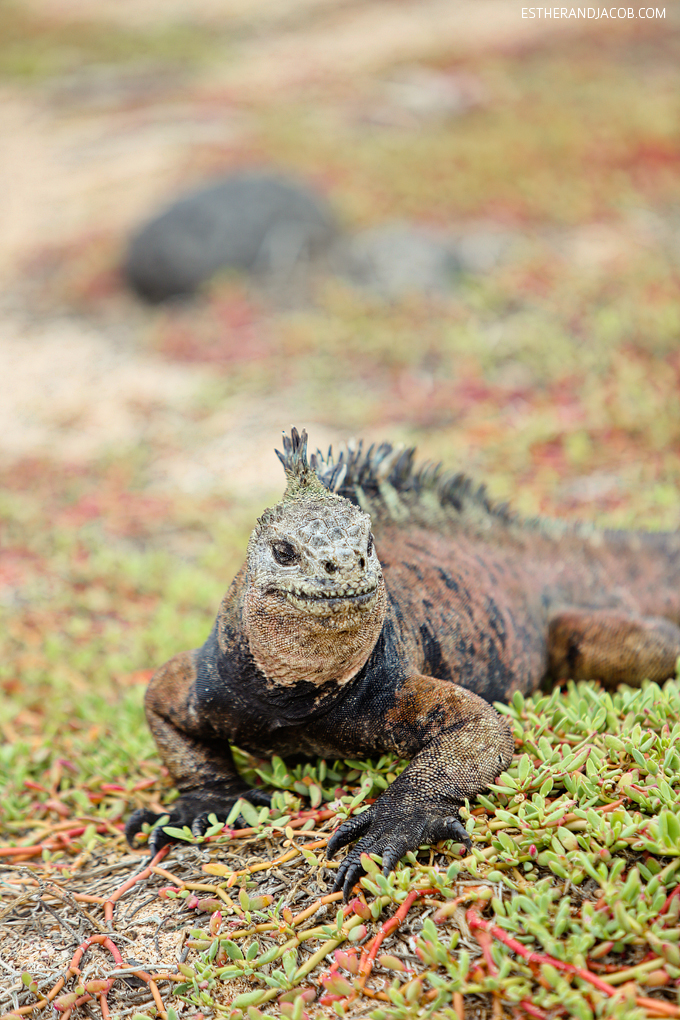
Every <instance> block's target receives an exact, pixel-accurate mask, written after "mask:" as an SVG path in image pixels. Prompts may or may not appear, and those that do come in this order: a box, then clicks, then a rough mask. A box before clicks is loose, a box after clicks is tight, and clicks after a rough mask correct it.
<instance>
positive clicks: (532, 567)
mask: <svg viewBox="0 0 680 1020" xmlns="http://www.w3.org/2000/svg"><path fill="white" fill-rule="evenodd" d="M306 440H307V437H306V434H305V433H304V432H303V433H302V436H301V437H300V436H299V435H298V433H297V431H296V430H295V429H293V431H292V433H291V439H288V438H286V437H284V454H283V455H281V454H279V456H280V457H281V460H282V461H283V464H284V468H285V470H286V475H287V479H288V485H287V488H286V492H285V495H284V498H283V501H282V502H281V503H280V504H278V505H277V506H276V507H274V508H273V509H270V510H267V511H265V513H264V514H263V516H262V517H261V518H260V520H259V521H258V525H257V527H256V528H255V530H254V531H253V534H252V536H251V539H250V542H249V544H248V553H247V558H246V563H245V564H244V566H243V568H242V569H241V570H240V571H239V573H238V575H237V576H236V578H235V579H234V581H233V583H232V585H231V587H230V588H229V591H228V592H227V594H226V596H225V598H224V600H223V602H222V605H221V606H220V609H219V612H218V614H217V619H216V621H215V626H214V628H213V630H212V633H211V634H210V636H209V638H208V640H207V641H206V643H205V644H204V645H203V647H202V648H200V649H197V650H195V651H193V652H184V653H181V654H180V655H176V656H175V657H174V658H173V659H171V660H170V661H169V662H168V663H166V664H165V666H163V667H162V668H161V669H160V670H159V671H158V672H157V673H156V675H155V676H154V677H153V679H152V681H151V683H150V684H149V688H148V691H147V695H146V712H147V718H148V720H149V725H150V726H151V730H152V732H153V734H154V737H155V739H156V743H157V745H158V748H159V750H160V753H161V756H162V758H163V760H164V762H165V764H166V765H167V767H168V770H169V772H170V775H171V776H172V778H173V779H174V781H175V783H176V785H177V787H178V789H179V791H180V797H179V799H178V800H177V801H176V802H175V804H174V805H173V808H172V810H171V811H170V812H169V814H170V824H171V825H175V826H182V825H190V826H191V828H192V830H193V831H194V832H195V833H202V832H204V831H205V829H206V827H207V824H208V821H207V819H208V815H209V814H210V813H211V812H214V813H215V814H216V815H217V816H218V817H221V818H224V817H226V814H227V813H228V812H229V811H230V809H231V807H232V806H233V804H234V802H235V801H236V799H237V798H238V797H242V796H245V797H247V798H248V799H250V800H251V801H253V802H254V803H266V802H267V794H266V793H264V792H263V791H260V790H249V789H248V787H247V786H246V784H245V783H244V782H243V780H242V779H241V778H240V777H239V776H238V774H237V772H236V770H235V768H234V763H233V759H232V755H231V750H230V744H236V745H237V746H239V747H242V748H244V749H245V750H248V751H250V752H252V753H254V754H257V755H261V756H269V755H272V754H279V755H281V756H283V757H284V758H285V757H286V756H291V755H300V754H302V755H308V756H315V755H321V756H322V757H325V758H346V757H354V758H356V757H361V756H369V755H375V754H381V753H383V752H394V753H396V754H398V755H400V756H401V757H403V758H408V759H410V764H409V765H408V767H407V768H406V769H405V770H404V772H402V774H401V775H400V776H399V777H398V778H397V779H396V780H395V782H394V783H392V785H391V786H390V787H389V788H388V789H387V790H386V791H385V792H384V793H383V794H381V796H380V797H379V798H378V799H377V801H376V802H375V803H374V804H373V805H372V806H371V807H370V808H369V809H368V810H367V811H365V812H364V813H363V814H361V815H357V816H355V817H353V818H351V819H349V820H348V821H346V822H344V823H343V824H342V825H341V826H340V827H339V828H338V829H337V830H336V832H335V833H334V835H333V837H332V839H331V840H330V843H329V845H328V855H329V857H330V856H332V855H333V854H334V853H335V852H336V851H337V850H338V849H339V848H340V847H342V846H344V845H346V844H348V843H350V842H353V841H355V840H358V842H356V844H355V846H354V847H353V849H352V850H351V851H350V852H349V853H348V854H347V856H346V857H345V859H344V861H343V862H342V864H341V866H340V868H339V870H338V877H337V883H336V888H342V889H343V891H344V894H345V897H347V896H348V895H349V893H350V891H351V888H352V886H353V884H354V883H355V882H356V880H357V878H358V877H359V876H360V874H361V872H362V868H361V863H360V857H361V854H362V853H363V852H366V853H378V854H381V855H382V858H383V870H384V872H385V873H388V872H389V871H390V870H391V869H392V868H393V867H394V866H395V865H396V863H397V862H398V860H399V859H400V858H401V857H402V856H403V855H404V854H405V853H406V852H407V851H409V850H415V849H417V847H418V846H419V845H420V844H422V843H434V842H437V841H438V840H441V839H457V840H460V841H462V842H463V843H465V844H466V845H469V840H468V837H467V834H466V832H465V830H464V828H463V827H462V825H461V822H460V819H459V817H458V807H459V806H460V804H461V803H462V802H463V801H464V800H465V799H466V798H469V799H470V800H473V799H474V798H475V797H476V795H477V794H478V793H481V792H482V791H484V790H485V789H486V788H487V787H488V785H489V783H491V782H493V780H494V779H495V777H496V776H497V775H498V773H499V772H501V771H502V770H503V769H504V768H506V767H507V766H508V765H509V763H510V761H511V758H512V752H513V739H512V735H511V731H510V728H509V726H508V724H507V722H506V721H505V720H504V719H503V718H502V717H501V716H500V715H499V714H498V713H497V712H496V711H495V709H494V708H493V707H492V706H491V704H490V702H493V701H507V700H509V699H510V698H511V696H512V694H513V692H514V691H522V692H523V693H530V692H531V691H534V690H536V689H537V688H538V687H539V686H541V685H542V684H543V682H544V681H545V680H546V678H550V679H552V680H556V681H559V680H563V679H565V678H567V677H571V678H574V679H581V678H587V679H590V678H594V679H599V680H601V681H602V682H603V683H604V684H608V685H614V684H616V683H619V682H622V681H625V682H627V683H629V684H639V683H641V681H642V680H643V679H644V678H645V677H647V678H649V679H651V680H663V679H665V678H667V677H669V676H671V675H672V674H673V673H674V671H675V664H676V660H677V658H678V655H680V626H678V624H680V536H679V535H677V534H667V535H661V534H659V535H646V534H636V533H626V532H606V531H605V532H602V531H596V530H594V529H590V528H585V527H576V528H573V527H569V526H567V525H565V524H563V523H560V522H550V521H533V522H522V521H520V520H519V519H518V518H516V517H514V516H513V515H512V514H510V513H509V512H508V511H507V510H506V509H505V508H503V507H493V506H491V505H490V504H489V502H488V500H487V499H486V497H485V494H484V491H483V490H482V489H475V488H474V487H473V486H472V485H471V483H470V482H469V480H468V479H466V478H465V477H463V476H461V475H456V476H447V475H442V474H441V473H440V472H439V469H437V468H431V467H425V468H422V469H420V470H419V471H414V469H413V466H412V459H413V451H406V452H404V453H401V452H399V451H395V450H393V449H392V447H391V446H389V445H387V444H385V445H383V446H381V447H380V448H378V449H377V450H374V449H373V448H372V449H371V450H369V451H368V453H366V454H363V453H362V450H361V447H359V448H358V449H357V450H355V451H351V450H350V451H347V452H346V453H344V454H342V455H341V456H340V458H339V459H338V461H337V462H335V461H333V459H332V457H331V455H330V452H329V456H328V458H327V459H326V458H324V457H323V456H322V455H321V454H317V455H316V456H315V457H312V458H311V460H310V462H308V460H307V453H306ZM374 536H375V538H374ZM159 817H160V816H159V815H157V814H154V813H153V812H144V811H141V812H140V811H138V812H136V813H135V814H134V815H133V816H132V817H131V818H130V820H129V822H128V825H127V828H126V833H127V836H128V839H129V840H132V839H133V838H134V836H135V834H136V833H137V832H139V831H140V829H141V826H142V823H143V822H155V821H156V820H157V819H158V818H159ZM169 841H170V837H169V836H168V835H167V834H166V833H164V832H163V830H162V829H160V828H156V829H154V831H153V832H152V834H151V836H150V838H149V848H150V850H151V852H152V853H155V852H156V851H157V850H158V849H159V848H160V847H161V846H162V845H163V844H165V843H167V842H169Z"/></svg>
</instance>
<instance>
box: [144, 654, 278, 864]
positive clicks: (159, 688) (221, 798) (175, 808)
mask: <svg viewBox="0 0 680 1020" xmlns="http://www.w3.org/2000/svg"><path fill="white" fill-rule="evenodd" d="M201 653H202V650H201V649H198V650H196V651H193V652H182V653H181V654H179V655H175V656H174V658H172V659H170V661H169V662H166V664H165V665H164V666H162V667H161V668H160V669H159V670H158V672H157V673H155V674H154V676H153V677H152V679H151V682H150V684H149V686H148V688H147V691H146V697H145V703H144V705H145V709H146V717H147V720H148V722H149V726H150V728H151V732H152V733H153V736H154V739H155V741H156V744H157V745H158V750H159V751H160V754H161V757H162V759H163V762H164V763H165V765H166V766H167V768H168V771H169V772H170V775H171V776H172V779H173V780H174V783H175V785H176V786H177V788H178V789H179V791H180V796H179V798H178V800H176V801H175V803H174V804H173V805H172V809H171V810H169V811H168V812H166V814H168V815H169V816H170V817H169V820H168V822H167V825H172V826H175V827H177V828H182V827H183V826H185V825H188V826H189V827H190V829H191V831H192V832H193V834H194V835H195V836H201V835H203V833H204V832H205V830H206V829H207V828H208V825H209V822H208V816H209V815H210V814H212V813H214V814H216V815H217V817H218V818H221V819H222V818H226V817H227V815H228V814H229V812H230V811H231V808H232V807H233V805H234V803H235V802H236V801H237V800H238V799H239V797H245V798H246V799H247V800H250V801H252V802H253V803H254V804H268V803H269V799H270V798H269V794H267V793H265V792H264V791H262V790H253V789H251V788H250V787H249V786H247V784H246V783H244V781H243V780H242V779H241V777H240V776H239V774H238V773H237V771H236V768H235V766H234V760H233V758H232V754H231V748H230V747H229V743H228V741H227V739H226V738H224V739H218V738H215V737H213V738H211V737H210V736H205V735H203V733H200V735H199V734H198V732H197V731H198V729H199V726H200V719H199V713H198V711H197V709H196V707H195V705H194V698H193V697H192V690H193V688H194V683H195V681H196V671H197V665H198V659H199V656H200V655H201ZM162 817H163V815H160V814H158V813H156V812H154V811H149V810H146V809H143V808H142V809H140V810H138V811H135V812H134V814H132V815H131V816H130V818H129V820H128V823H127V825H126V826H125V835H126V837H127V840H128V842H129V843H132V841H133V840H134V838H135V836H136V835H137V833H139V832H140V831H141V828H142V825H143V824H144V823H145V822H146V823H148V824H150V825H153V824H154V823H155V822H157V821H158V819H159V818H162ZM172 842H173V838H172V836H169V835H168V834H167V833H165V832H163V829H162V828H156V829H154V830H153V832H152V833H151V834H150V836H149V843H148V847H149V851H150V853H151V854H152V855H153V854H156V853H157V852H158V851H159V850H160V848H161V847H162V846H165V844H166V843H172Z"/></svg>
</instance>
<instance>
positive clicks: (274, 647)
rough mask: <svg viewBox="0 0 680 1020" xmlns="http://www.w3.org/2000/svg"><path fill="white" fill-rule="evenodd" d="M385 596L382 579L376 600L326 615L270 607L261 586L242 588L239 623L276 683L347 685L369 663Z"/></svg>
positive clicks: (260, 666) (267, 674) (257, 661)
mask: <svg viewBox="0 0 680 1020" xmlns="http://www.w3.org/2000/svg"><path fill="white" fill-rule="evenodd" d="M386 610H387V595H386V592H385V585H384V582H383V581H382V580H381V582H380V586H379V589H378V592H377V593H376V598H375V599H374V600H373V602H372V604H371V605H370V606H368V607H366V608H364V609H361V610H354V611H352V612H348V613H336V614H333V615H331V616H327V617H319V616H317V615H311V614H310V615H308V616H307V615H304V614H302V613H300V612H299V611H294V612H291V607H289V606H288V605H287V604H286V603H283V604H282V605H276V606H274V605H272V603H271V600H270V599H269V598H268V597H266V596H264V597H263V595H262V593H261V592H259V591H258V590H257V589H254V588H251V587H248V586H246V587H245V590H244V591H243V603H242V614H241V622H242V627H243V632H244V634H245V636H246V637H247V639H248V643H249V646H250V651H251V654H252V656H253V659H254V660H255V664H256V665H257V667H258V669H260V670H261V672H262V673H264V675H265V677H266V678H267V679H268V680H269V681H270V682H271V683H274V684H277V685H281V686H293V685H294V684H296V683H299V682H300V681H306V682H308V683H312V684H314V685H315V686H318V687H320V686H322V685H323V684H327V683H335V684H345V683H347V681H348V680H351V679H352V677H353V676H356V674H357V673H358V672H359V670H360V669H361V668H362V666H364V665H365V663H366V662H367V660H368V658H369V656H370V655H371V652H372V651H373V649H374V648H375V644H376V642H377V640H378V637H379V635H380V631H381V630H382V626H383V623H384V620H385V613H386Z"/></svg>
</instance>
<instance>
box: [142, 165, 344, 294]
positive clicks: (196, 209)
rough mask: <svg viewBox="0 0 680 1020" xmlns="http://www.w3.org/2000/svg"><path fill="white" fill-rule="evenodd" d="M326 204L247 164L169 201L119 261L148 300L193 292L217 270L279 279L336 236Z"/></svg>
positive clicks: (301, 268)
mask: <svg viewBox="0 0 680 1020" xmlns="http://www.w3.org/2000/svg"><path fill="white" fill-rule="evenodd" d="M338 233H339V228H338V225H337V222H336V220H335V217H334V214H333V211H332V209H331V207H330V205H329V204H328V203H327V202H326V201H325V200H324V199H323V198H322V197H321V196H319V195H318V194H316V193H315V192H314V191H313V190H312V189H311V188H309V187H308V186H306V185H305V184H303V183H300V182H298V181H295V180H291V179H289V178H287V177H284V176H282V175H279V174H273V173H267V172H265V171H247V172H242V173H237V174H233V175H230V176H229V177H225V178H223V179H222V180H219V181H216V182H215V183H213V184H211V185H209V186H207V187H204V188H200V189H199V190H197V191H193V192H191V193H190V194H188V195H186V196H185V197H184V198H180V199H179V200H178V201H177V202H174V203H173V204H172V205H171V206H169V207H168V208H167V209H166V210H165V211H164V212H162V213H160V214H159V215H158V216H156V217H155V218H154V219H152V220H151V221H150V222H148V223H147V224H145V225H144V226H143V227H142V228H141V230H140V231H139V232H138V233H137V234H136V235H135V236H134V237H133V239H132V241H131V242H130V246H129V249H128V252H127V256H126V259H125V263H124V273H125V276H126V278H127V280H128V283H129V284H130V286H131V287H132V288H133V290H135V291H136V292H137V294H139V295H140V297H143V298H145V299H146V300H147V301H152V302H159V301H165V300H168V299H170V298H174V297H180V296H182V295H189V294H193V293H195V292H196V291H197V290H198V289H199V288H200V287H201V285H202V284H204V283H206V282H207V281H208V280H210V279H211V277H213V276H214V275H215V274H216V273H219V272H224V271H229V270H233V271H237V272H244V273H251V274H254V275H257V276H258V277H260V278H261V279H262V280H263V281H266V282H272V283H274V284H279V285H285V284H286V282H287V281H289V280H293V279H294V278H295V277H296V276H299V274H300V272H305V271H306V270H307V269H308V268H309V265H310V263H312V262H313V261H314V260H315V259H316V258H318V257H319V256H321V255H323V254H324V253H325V252H326V251H327V250H328V248H329V246H330V245H331V244H332V242H333V241H334V240H335V238H336V237H337V235H338Z"/></svg>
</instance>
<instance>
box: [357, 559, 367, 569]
mask: <svg viewBox="0 0 680 1020" xmlns="http://www.w3.org/2000/svg"><path fill="white" fill-rule="evenodd" d="M359 566H360V567H361V569H362V570H363V569H364V567H365V566H366V560H365V559H364V558H363V556H360V557H359Z"/></svg>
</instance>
